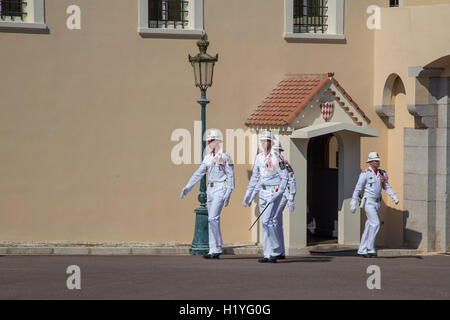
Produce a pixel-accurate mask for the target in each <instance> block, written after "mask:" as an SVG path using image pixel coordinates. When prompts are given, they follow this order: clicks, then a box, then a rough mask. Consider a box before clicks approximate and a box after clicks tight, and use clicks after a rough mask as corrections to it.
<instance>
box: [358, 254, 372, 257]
mask: <svg viewBox="0 0 450 320" xmlns="http://www.w3.org/2000/svg"><path fill="white" fill-rule="evenodd" d="M358 256H360V257H363V258H369V255H368V254H367V253H364V254H360V253H358Z"/></svg>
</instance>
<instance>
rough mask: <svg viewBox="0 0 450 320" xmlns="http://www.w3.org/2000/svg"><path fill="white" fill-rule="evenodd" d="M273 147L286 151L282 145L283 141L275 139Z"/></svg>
mask: <svg viewBox="0 0 450 320" xmlns="http://www.w3.org/2000/svg"><path fill="white" fill-rule="evenodd" d="M272 149H273V150H278V151H284V149H283V147H282V146H281V142H280V141H278V140H275V139H274V140H273V145H272Z"/></svg>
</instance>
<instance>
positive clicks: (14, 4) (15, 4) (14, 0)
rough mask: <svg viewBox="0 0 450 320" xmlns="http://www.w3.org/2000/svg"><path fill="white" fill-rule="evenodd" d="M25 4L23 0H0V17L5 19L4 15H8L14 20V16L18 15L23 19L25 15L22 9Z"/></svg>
mask: <svg viewBox="0 0 450 320" xmlns="http://www.w3.org/2000/svg"><path fill="white" fill-rule="evenodd" d="M26 5H27V3H26V2H25V1H23V0H0V18H1V19H2V20H5V18H6V17H10V18H11V20H13V21H14V18H16V17H20V19H21V20H23V19H24V18H25V16H26V15H27V13H26V12H25V11H24V7H25V6H26Z"/></svg>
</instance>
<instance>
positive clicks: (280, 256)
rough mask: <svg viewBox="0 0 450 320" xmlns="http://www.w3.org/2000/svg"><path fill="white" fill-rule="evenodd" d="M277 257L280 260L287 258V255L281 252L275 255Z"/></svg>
mask: <svg viewBox="0 0 450 320" xmlns="http://www.w3.org/2000/svg"><path fill="white" fill-rule="evenodd" d="M275 258H276V259H278V260H284V259H286V256H285V255H284V254H280V255H278V256H275Z"/></svg>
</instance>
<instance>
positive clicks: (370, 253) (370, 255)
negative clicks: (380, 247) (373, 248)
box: [367, 252, 377, 258]
mask: <svg viewBox="0 0 450 320" xmlns="http://www.w3.org/2000/svg"><path fill="white" fill-rule="evenodd" d="M367 255H368V256H369V258H376V257H377V253H376V252H368V253H367Z"/></svg>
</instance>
